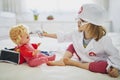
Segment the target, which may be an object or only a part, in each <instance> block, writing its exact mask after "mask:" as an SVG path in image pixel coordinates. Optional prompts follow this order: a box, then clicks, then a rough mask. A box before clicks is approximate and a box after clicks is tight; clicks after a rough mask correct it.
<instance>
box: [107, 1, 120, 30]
mask: <svg viewBox="0 0 120 80" xmlns="http://www.w3.org/2000/svg"><path fill="white" fill-rule="evenodd" d="M109 13H110V19H111V20H112V27H113V31H115V32H120V0H110V4H109Z"/></svg>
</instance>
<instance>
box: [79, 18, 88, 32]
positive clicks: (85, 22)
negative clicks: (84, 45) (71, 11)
mask: <svg viewBox="0 0 120 80" xmlns="http://www.w3.org/2000/svg"><path fill="white" fill-rule="evenodd" d="M86 24H88V22H87V21H84V20H83V19H80V20H78V31H84V30H85V25H86Z"/></svg>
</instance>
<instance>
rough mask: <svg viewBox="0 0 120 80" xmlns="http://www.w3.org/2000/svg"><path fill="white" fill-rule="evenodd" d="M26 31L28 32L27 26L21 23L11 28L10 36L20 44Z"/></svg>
mask: <svg viewBox="0 0 120 80" xmlns="http://www.w3.org/2000/svg"><path fill="white" fill-rule="evenodd" d="M24 33H28V29H27V26H25V25H23V24H19V25H16V26H14V27H12V28H11V29H10V32H9V36H10V38H11V40H12V41H13V42H14V43H15V44H17V45H19V43H20V40H21V36H22V35H23V34H24Z"/></svg>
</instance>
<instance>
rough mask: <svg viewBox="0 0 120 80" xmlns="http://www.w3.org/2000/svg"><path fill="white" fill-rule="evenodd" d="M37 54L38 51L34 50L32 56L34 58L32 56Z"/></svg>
mask: <svg viewBox="0 0 120 80" xmlns="http://www.w3.org/2000/svg"><path fill="white" fill-rule="evenodd" d="M39 52H40V51H39V50H37V49H35V50H34V51H33V54H32V55H33V56H34V55H36V54H37V53H39Z"/></svg>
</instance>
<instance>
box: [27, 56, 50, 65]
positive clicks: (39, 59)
mask: <svg viewBox="0 0 120 80" xmlns="http://www.w3.org/2000/svg"><path fill="white" fill-rule="evenodd" d="M47 61H48V59H47V58H46V57H37V58H34V59H32V60H30V61H28V65H29V66H31V67H36V66H39V65H41V64H43V63H46V62H47Z"/></svg>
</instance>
